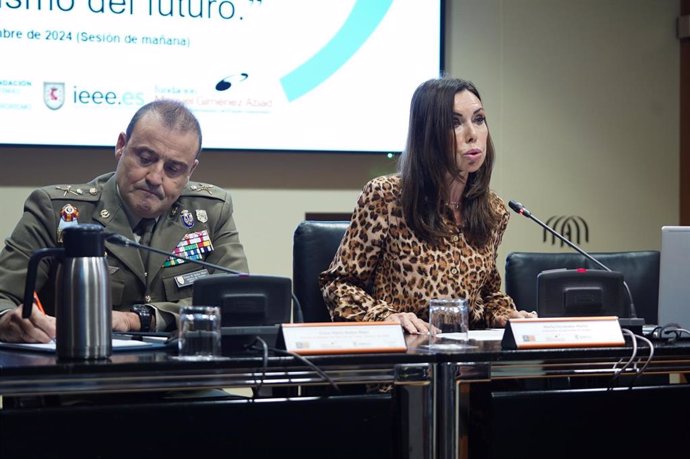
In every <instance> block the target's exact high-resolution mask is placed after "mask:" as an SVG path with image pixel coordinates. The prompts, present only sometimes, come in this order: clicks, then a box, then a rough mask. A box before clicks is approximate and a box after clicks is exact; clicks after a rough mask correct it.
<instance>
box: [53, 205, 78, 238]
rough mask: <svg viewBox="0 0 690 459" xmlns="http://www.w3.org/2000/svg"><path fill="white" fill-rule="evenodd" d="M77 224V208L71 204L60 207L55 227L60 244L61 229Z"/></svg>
mask: <svg viewBox="0 0 690 459" xmlns="http://www.w3.org/2000/svg"><path fill="white" fill-rule="evenodd" d="M77 224H79V209H77V208H76V207H74V206H73V205H72V204H65V205H64V206H62V209H60V223H58V227H57V242H58V244H62V231H63V230H64V229H65V228H67V227H68V226H72V225H77Z"/></svg>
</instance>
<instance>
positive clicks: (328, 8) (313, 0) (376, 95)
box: [0, 0, 442, 152]
mask: <svg viewBox="0 0 690 459" xmlns="http://www.w3.org/2000/svg"><path fill="white" fill-rule="evenodd" d="M441 9H442V8H441V0H327V1H325V0H233V1H231V0H0V55H1V56H2V65H1V66H0V125H1V126H2V129H0V144H27V145H74V146H113V145H114V143H115V140H116V138H117V134H118V133H119V132H120V131H123V130H124V129H125V127H126V125H127V122H128V121H129V119H130V118H131V116H132V114H133V113H134V111H135V110H136V109H137V108H138V107H139V106H141V105H143V104H144V103H146V102H149V101H151V100H155V99H160V98H174V99H179V100H182V101H184V102H185V103H186V104H187V105H188V106H189V107H190V108H191V109H192V110H193V111H194V112H195V113H196V114H197V115H198V117H199V119H200V121H201V125H202V130H203V134H204V147H205V148H206V149H238V150H288V151H346V152H399V151H400V150H401V149H402V148H403V144H404V140H405V139H404V138H405V131H406V129H407V117H408V114H409V102H410V97H411V95H412V92H413V91H414V89H415V88H416V87H417V85H419V84H420V83H421V82H422V81H424V80H426V79H428V78H433V77H436V76H438V75H439V71H440V68H441V40H442V37H441V22H442V18H441Z"/></svg>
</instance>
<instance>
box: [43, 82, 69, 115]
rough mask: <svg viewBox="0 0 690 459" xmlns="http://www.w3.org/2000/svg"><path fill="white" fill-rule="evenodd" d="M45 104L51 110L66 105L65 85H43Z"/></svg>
mask: <svg viewBox="0 0 690 459" xmlns="http://www.w3.org/2000/svg"><path fill="white" fill-rule="evenodd" d="M43 102H44V103H45V104H46V107H48V108H49V109H51V110H57V109H58V108H60V107H62V105H63V104H64V103H65V83H43Z"/></svg>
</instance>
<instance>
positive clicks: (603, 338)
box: [501, 316, 625, 349]
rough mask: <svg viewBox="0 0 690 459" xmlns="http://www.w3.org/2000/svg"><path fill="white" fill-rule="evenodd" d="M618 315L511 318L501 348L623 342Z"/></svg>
mask: <svg viewBox="0 0 690 459" xmlns="http://www.w3.org/2000/svg"><path fill="white" fill-rule="evenodd" d="M624 344H625V338H624V337H623V332H622V331H621V327H620V324H619V323H618V317H615V316H603V317H553V318H540V319H510V320H509V321H508V324H507V325H506V329H505V332H504V333H503V340H502V342H501V345H502V346H503V348H504V349H543V348H558V347H608V346H623V345H624Z"/></svg>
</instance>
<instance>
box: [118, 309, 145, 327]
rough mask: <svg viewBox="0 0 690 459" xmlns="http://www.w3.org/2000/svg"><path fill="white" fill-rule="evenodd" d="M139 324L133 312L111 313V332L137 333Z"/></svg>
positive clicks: (137, 317)
mask: <svg viewBox="0 0 690 459" xmlns="http://www.w3.org/2000/svg"><path fill="white" fill-rule="evenodd" d="M140 329H141V324H140V323H139V316H138V315H136V314H134V313H133V312H122V311H113V331H116V332H128V331H139V330H140Z"/></svg>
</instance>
